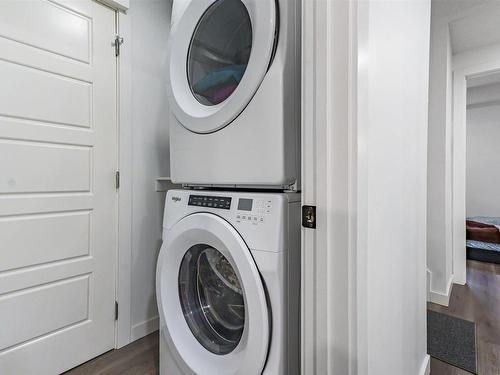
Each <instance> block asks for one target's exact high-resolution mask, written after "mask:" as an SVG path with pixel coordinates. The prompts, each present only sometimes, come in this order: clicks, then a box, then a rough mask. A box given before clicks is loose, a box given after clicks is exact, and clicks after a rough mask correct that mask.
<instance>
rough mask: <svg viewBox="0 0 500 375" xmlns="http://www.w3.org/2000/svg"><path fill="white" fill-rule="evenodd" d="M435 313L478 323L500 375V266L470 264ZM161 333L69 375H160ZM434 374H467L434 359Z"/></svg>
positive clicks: (486, 372)
mask: <svg viewBox="0 0 500 375" xmlns="http://www.w3.org/2000/svg"><path fill="white" fill-rule="evenodd" d="M428 308H429V309H431V310H434V311H438V312H442V313H445V314H449V315H453V316H456V317H459V318H462V319H467V320H470V321H475V322H476V327H477V347H478V348H477V350H478V370H479V375H500V265H495V264H490V263H481V262H476V261H467V285H464V286H461V285H455V286H454V287H453V291H452V293H451V297H450V305H449V307H443V306H440V305H435V304H432V303H429V305H428ZM158 362H159V360H158V333H153V334H151V335H149V336H146V337H144V338H143V339H141V340H138V341H136V342H134V343H132V344H130V345H128V346H126V347H124V348H122V349H119V350H112V351H110V352H108V353H105V354H103V355H102V356H100V357H97V358H95V359H93V360H91V361H89V362H87V363H85V364H83V365H81V366H79V367H77V368H75V369H73V370H70V371H68V372H67V373H66V374H67V375H157V374H158ZM431 374H432V375H467V374H469V373H468V372H466V371H463V370H460V369H458V368H456V367H453V366H450V365H448V364H446V363H443V362H440V361H438V360H435V359H432V360H431Z"/></svg>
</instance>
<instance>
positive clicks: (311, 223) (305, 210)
mask: <svg viewBox="0 0 500 375" xmlns="http://www.w3.org/2000/svg"><path fill="white" fill-rule="evenodd" d="M302 226H303V227H304V228H310V229H316V206H302Z"/></svg>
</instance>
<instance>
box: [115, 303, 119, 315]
mask: <svg viewBox="0 0 500 375" xmlns="http://www.w3.org/2000/svg"><path fill="white" fill-rule="evenodd" d="M115 320H118V301H115Z"/></svg>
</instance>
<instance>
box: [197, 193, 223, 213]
mask: <svg viewBox="0 0 500 375" xmlns="http://www.w3.org/2000/svg"><path fill="white" fill-rule="evenodd" d="M188 205H189V206H198V207H208V208H222V209H223V210H230V209H231V198H230V197H209V196H206V195H190V196H189V202H188Z"/></svg>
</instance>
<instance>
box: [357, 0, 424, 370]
mask: <svg viewBox="0 0 500 375" xmlns="http://www.w3.org/2000/svg"><path fill="white" fill-rule="evenodd" d="M363 13H364V15H362V16H361V17H360V20H361V21H360V28H361V32H362V33H364V37H362V38H361V39H365V41H364V42H362V43H361V46H360V50H359V58H360V64H359V65H360V69H361V72H360V74H359V78H358V79H359V85H358V89H359V99H358V100H359V108H358V124H359V125H358V133H359V134H358V142H359V143H358V145H359V152H358V158H359V165H358V176H359V178H358V194H359V196H358V203H359V204H358V206H359V208H358V212H357V217H358V236H359V237H358V254H357V259H358V274H357V283H358V334H357V337H358V347H359V353H358V355H359V371H358V374H370V375H379V374H380V375H386V374H405V375H416V374H424V373H426V372H427V371H428V364H429V357H428V356H427V354H426V353H427V342H426V290H425V288H426V285H425V277H426V276H425V275H426V267H425V264H426V254H425V248H426V190H427V187H426V170H427V163H426V160H427V117H428V82H429V39H430V35H429V34H430V1H419V0H413V1H376V0H374V1H370V2H368V5H367V6H366V8H364V11H363Z"/></svg>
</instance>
